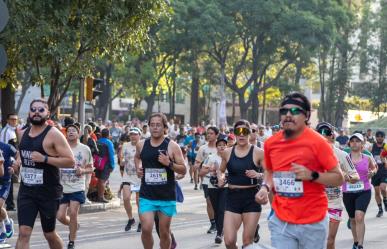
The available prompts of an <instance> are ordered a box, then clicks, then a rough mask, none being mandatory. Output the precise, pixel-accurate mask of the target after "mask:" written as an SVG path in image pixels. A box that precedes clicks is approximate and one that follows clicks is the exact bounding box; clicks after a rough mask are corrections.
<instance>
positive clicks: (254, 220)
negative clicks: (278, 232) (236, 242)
mask: <svg viewBox="0 0 387 249" xmlns="http://www.w3.org/2000/svg"><path fill="white" fill-rule="evenodd" d="M260 215H261V213H258V212H249V213H243V214H242V223H243V233H242V242H243V246H248V245H250V244H252V243H253V240H254V234H255V230H256V229H257V224H258V221H259V217H260Z"/></svg>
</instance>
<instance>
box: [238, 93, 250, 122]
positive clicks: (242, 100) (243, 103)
mask: <svg viewBox="0 0 387 249" xmlns="http://www.w3.org/2000/svg"><path fill="white" fill-rule="evenodd" d="M238 100H239V110H240V113H241V117H240V118H241V119H247V111H248V109H249V104H248V103H246V101H245V96H244V92H239V93H238Z"/></svg>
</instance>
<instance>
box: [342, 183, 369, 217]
mask: <svg viewBox="0 0 387 249" xmlns="http://www.w3.org/2000/svg"><path fill="white" fill-rule="evenodd" d="M370 201H371V190H370V189H369V190H365V191H361V192H354V193H350V192H344V193H343V202H344V206H345V209H346V210H347V213H348V216H349V218H355V211H356V210H360V211H363V212H364V213H365V212H366V211H367V208H368V205H369V204H370Z"/></svg>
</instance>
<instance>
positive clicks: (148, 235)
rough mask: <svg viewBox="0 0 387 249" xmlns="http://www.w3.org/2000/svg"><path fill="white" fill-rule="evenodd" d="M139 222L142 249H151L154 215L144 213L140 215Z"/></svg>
mask: <svg viewBox="0 0 387 249" xmlns="http://www.w3.org/2000/svg"><path fill="white" fill-rule="evenodd" d="M140 220H141V229H142V231H141V240H142V244H143V245H144V249H152V248H153V243H154V242H153V236H152V230H153V223H154V213H153V212H146V213H143V214H141V215H140Z"/></svg>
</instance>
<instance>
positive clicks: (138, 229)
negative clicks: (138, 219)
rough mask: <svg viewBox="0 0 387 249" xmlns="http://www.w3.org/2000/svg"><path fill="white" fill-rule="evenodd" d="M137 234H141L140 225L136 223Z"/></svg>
mask: <svg viewBox="0 0 387 249" xmlns="http://www.w3.org/2000/svg"><path fill="white" fill-rule="evenodd" d="M137 232H138V233H141V223H138V226H137Z"/></svg>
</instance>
